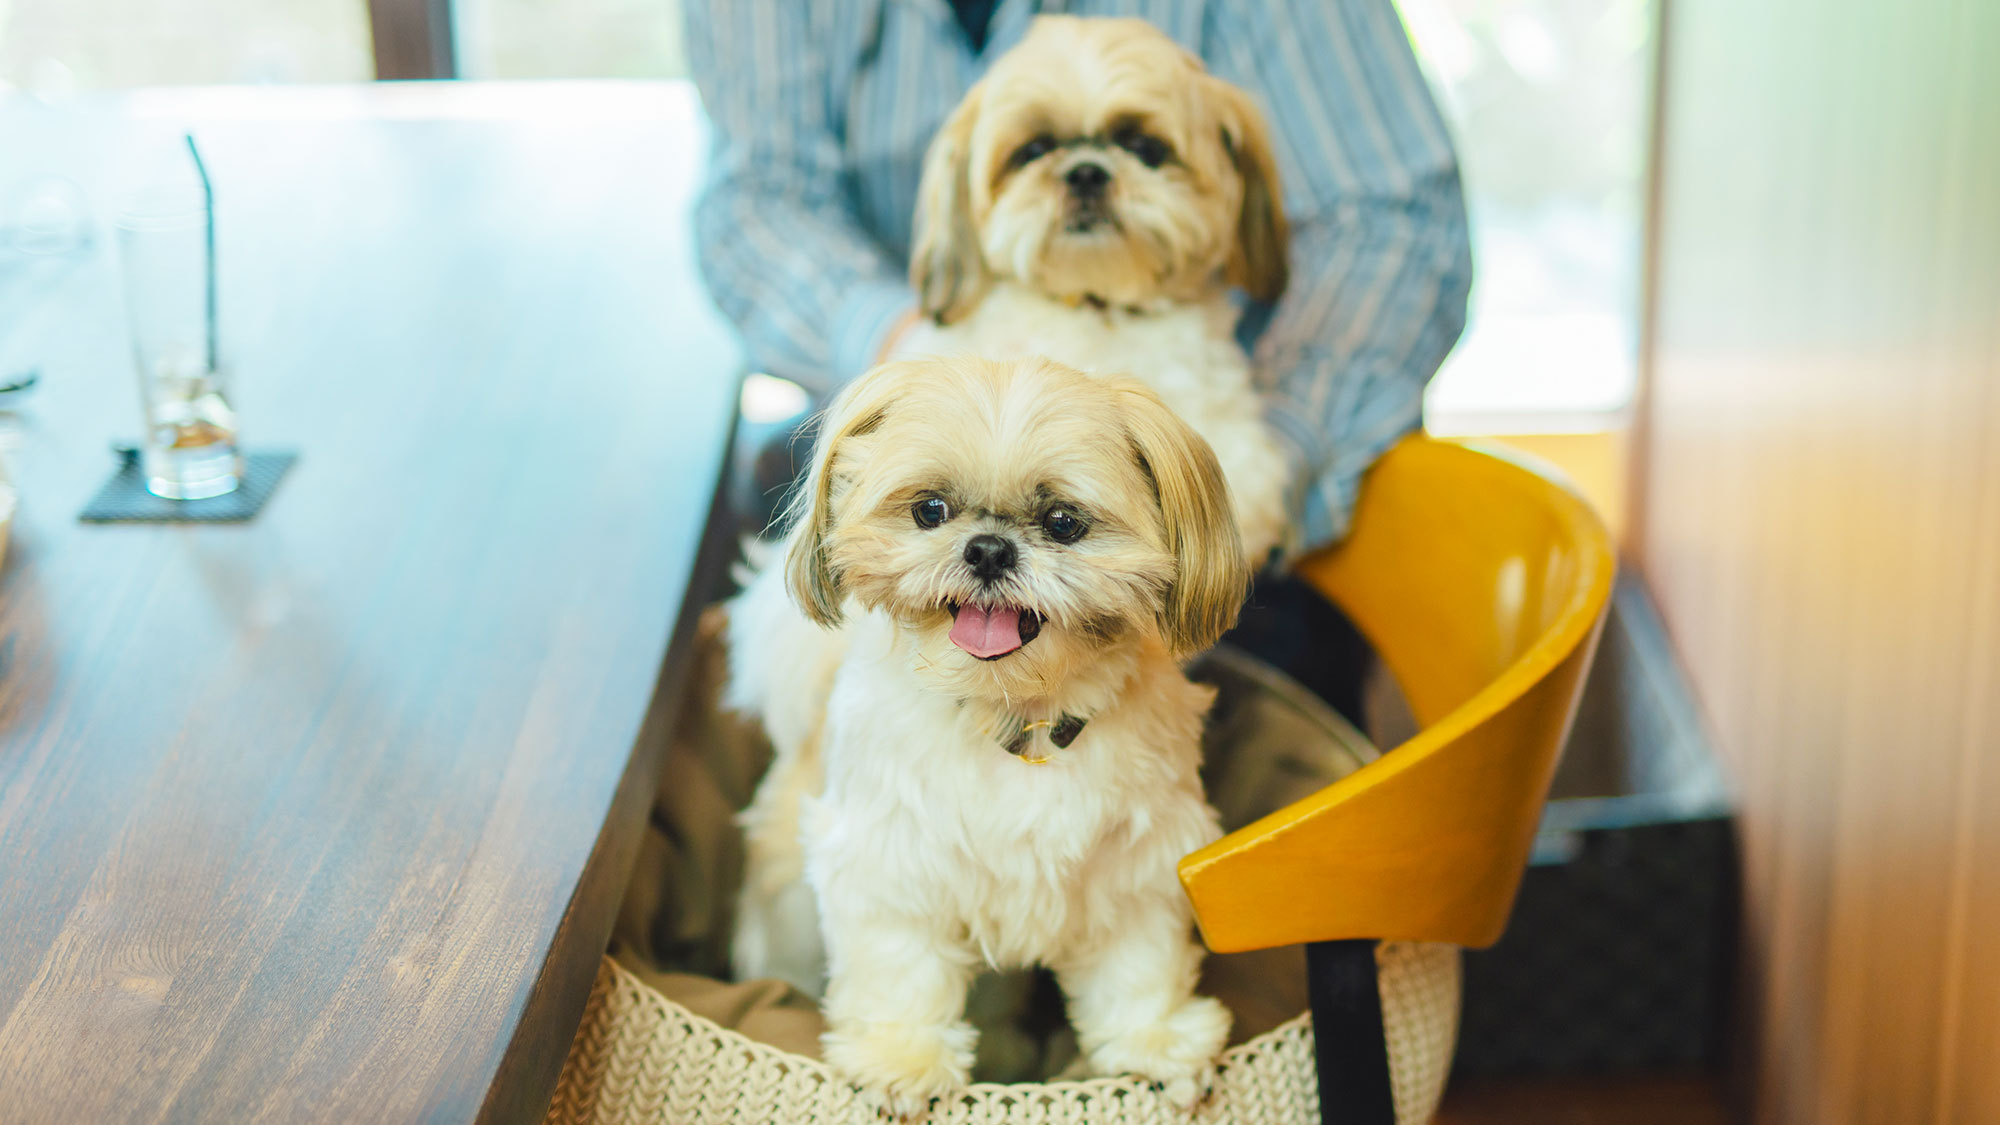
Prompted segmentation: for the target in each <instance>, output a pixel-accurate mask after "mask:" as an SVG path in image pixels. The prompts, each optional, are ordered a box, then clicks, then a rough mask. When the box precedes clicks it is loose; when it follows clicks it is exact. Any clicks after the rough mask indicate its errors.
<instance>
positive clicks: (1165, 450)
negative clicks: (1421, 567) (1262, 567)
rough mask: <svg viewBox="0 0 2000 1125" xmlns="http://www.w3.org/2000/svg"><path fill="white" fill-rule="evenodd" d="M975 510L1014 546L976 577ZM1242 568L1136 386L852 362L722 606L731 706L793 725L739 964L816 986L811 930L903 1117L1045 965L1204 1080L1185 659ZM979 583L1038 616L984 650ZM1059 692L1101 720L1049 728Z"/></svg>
mask: <svg viewBox="0 0 2000 1125" xmlns="http://www.w3.org/2000/svg"><path fill="white" fill-rule="evenodd" d="M933 500H942V501H943V503H944V507H943V508H937V507H931V508H929V509H926V510H921V511H920V510H919V506H921V505H926V504H929V503H930V502H931V501H933ZM1058 510H1060V511H1061V512H1062V513H1064V514H1065V515H1066V516H1067V517H1068V518H1070V519H1074V520H1079V521H1081V524H1082V527H1083V531H1082V534H1081V535H1080V537H1070V536H1064V535H1059V534H1058V529H1059V528H1060V529H1061V530H1063V531H1074V525H1067V524H1061V523H1058V522H1056V521H1057V520H1058V518H1059V517H1058V516H1056V515H1055V513H1056V512H1057V511H1058ZM941 512H948V513H949V514H948V518H946V519H944V520H943V521H942V522H938V523H936V525H935V526H925V518H924V517H925V516H929V517H931V518H935V517H936V516H937V515H939V514H940V513H941ZM975 536H998V537H1000V538H1001V539H1003V540H1005V541H1006V543H1007V544H1009V546H1010V549H1011V551H1012V552H1013V555H1012V559H1013V561H1012V565H1011V566H1009V567H1007V568H1004V569H1002V570H1000V571H998V572H997V573H994V572H990V571H989V573H988V575H987V576H986V577H985V578H982V577H981V576H980V575H979V573H978V570H977V568H976V566H975V565H974V563H973V561H972V560H971V558H969V556H968V544H969V543H970V542H971V541H972V540H973V538H974V537H975ZM1247 581H1248V567H1247V565H1246V563H1245V560H1244V556H1243V551H1242V547H1241V544H1240V541H1239V539H1238V536H1237V534H1236V530H1235V527H1234V525H1233V519H1232V516H1231V512H1230V508H1229V496H1228V491H1227V488H1226V486H1225V485H1224V483H1223V480H1222V477H1221V473H1220V469H1219V467H1218V465H1217V463H1216V460H1215V457H1214V455H1213V453H1212V452H1211V451H1210V450H1209V449H1208V447H1207V445H1206V444H1205V443H1204V442H1203V441H1202V440H1201V438H1200V437H1199V436H1198V435H1197V434H1196V433H1195V432H1194V431H1193V430H1192V429H1190V428H1189V427H1188V426H1187V425H1186V424H1185V423H1183V422H1182V421H1181V420H1180V419H1179V418H1178V417H1177V416H1176V415H1175V414H1174V413H1173V412H1172V411H1170V410H1169V409H1167V407H1166V406H1165V405H1164V404H1163V403H1162V402H1161V401H1160V399H1159V398H1158V397H1157V396H1156V395H1155V394H1154V393H1153V392H1151V391H1150V390H1148V389H1147V388H1145V387H1144V386H1142V385H1141V384H1139V383H1138V382H1136V381H1134V380H1130V379H1125V378H1118V377H1092V376H1086V375H1084V374H1082V373H1080V372H1077V371H1075V370H1073V369H1070V368H1066V367H1063V366H1060V365H1057V364H1053V363H1050V362H1047V361H1041V360H1026V361H1009V362H992V361H987V360H982V359H975V358H971V357H961V358H953V359H932V360H925V361H914V362H906V363H900V364H890V365H887V366H885V367H882V368H878V369H876V370H875V371H873V372H871V373H869V374H868V375H866V376H864V377H863V378H862V379H861V380H859V381H858V382H856V383H854V384H853V385H851V386H850V387H849V388H848V389H847V390H846V391H844V392H843V393H842V394H841V395H840V396H839V397H838V398H837V399H836V400H835V401H834V403H833V404H832V406H831V407H830V408H829V410H828V412H827V414H826V416H825V418H824V420H823V424H822V427H821V430H820V434H819V442H818V445H817V448H816V450H815V453H814V460H813V466H812V470H811V475H810V477H809V479H808V482H807V485H806V488H805V491H804V493H803V494H802V497H801V503H800V510H799V513H798V515H797V518H796V521H795V524H794V526H793V528H792V531H791V533H790V536H789V538H788V540H787V542H786V546H785V553H784V559H783V565H782V566H779V565H772V566H767V567H766V568H765V569H764V570H763V572H762V573H761V574H759V575H758V577H757V578H756V579H754V580H753V582H752V584H751V586H750V587H749V588H748V589H747V590H746V591H745V593H744V594H743V595H742V596H741V597H740V598H738V599H737V601H736V602H734V603H733V604H732V606H731V621H730V640H731V646H732V652H733V654H734V657H733V666H732V683H731V697H730V702H731V703H732V704H733V705H734V706H736V707H738V708H739V709H743V710H746V711H749V712H751V713H754V714H757V715H760V716H762V717H763V719H764V721H765V723H766V727H767V730H768V732H769V733H770V735H771V737H772V741H773V743H774V744H775V747H776V750H777V759H776V761H775V763H774V764H773V766H772V768H771V771H770V773H769V774H767V776H766V778H765V780H764V782H763V784H762V786H761V787H760V789H759V792H758V794H757V798H756V801H755V803H754V805H753V807H752V809H751V811H750V813H749V814H747V818H746V823H747V827H748V832H749V840H750V849H751V859H750V866H751V875H750V878H749V880H748V885H747V887H746V891H745V894H744V897H743V901H742V906H741V910H740V917H739V921H738V941H737V945H736V950H735V953H736V957H737V962H738V969H739V972H743V973H746V974H752V975H765V974H770V975H780V976H784V977H787V978H789V979H791V980H793V981H794V982H796V983H799V984H801V985H803V986H806V987H808V988H812V989H816V986H817V985H818V983H819V974H820V956H821V949H820V948H819V941H820V939H821V937H822V935H823V938H824V942H825V947H824V954H825V957H826V965H827V970H828V974H829V978H828V987H827V989H826V993H825V1007H826V1014H827V1018H828V1024H829V1030H828V1032H827V1035H826V1040H825V1047H826V1058H827V1061H828V1062H829V1063H830V1064H832V1065H833V1066H834V1067H836V1068H838V1069H839V1070H840V1071H841V1072H842V1073H843V1074H845V1075H847V1076H848V1077H849V1078H851V1079H853V1080H855V1081H857V1082H859V1083H861V1084H862V1085H863V1086H864V1087H866V1088H868V1089H870V1090H871V1091H874V1092H875V1093H876V1094H877V1095H878V1096H881V1097H882V1098H884V1099H885V1101H886V1104H887V1106H888V1107H889V1108H891V1109H893V1110H895V1111H896V1112H899V1113H906V1114H907V1113H913V1112H919V1111H921V1110H922V1108H923V1107H924V1105H925V1104H926V1103H927V1102H928V1101H929V1099H931V1098H932V1097H935V1096H938V1095H942V1094H947V1093H948V1092H949V1091H950V1090H951V1089H953V1088H954V1087H956V1086H958V1085H961V1084H963V1083H964V1082H966V1081H967V1080H968V1077H969V1074H970V1068H971V1064H972V1054H973V1032H972V1029H971V1028H970V1027H969V1026H967V1025H966V1023H965V1022H964V1019H963V1008H964V1002H965V990H966V987H967V984H968V982H969V980H970V978H971V975H972V973H973V972H974V971H975V969H977V968H978V967H980V966H981V965H990V966H993V967H996V968H1006V967H1014V966H1023V965H1030V964H1041V965H1046V966H1048V967H1050V968H1052V969H1053V970H1054V971H1055V973H1056V975H1057V977H1058V979H1059V981H1060V982H1061V984H1062V986H1063V989H1064V991H1065V993H1066V995H1067V996H1068V999H1069V1012H1070V1016H1071V1019H1072V1022H1073V1023H1074V1024H1075V1025H1076V1028H1077V1031H1078V1037H1079V1041H1080V1043H1081V1045H1082V1047H1083V1049H1084V1052H1085V1057H1086V1059H1087V1061H1088V1063H1089V1064H1090V1066H1091V1068H1092V1069H1093V1070H1095V1071H1098V1072H1103V1073H1136V1074H1140V1075H1143V1076H1146V1077H1148V1078H1151V1079H1154V1080H1156V1081H1160V1082H1163V1083H1166V1084H1168V1088H1169V1090H1170V1091H1171V1092H1172V1093H1174V1094H1175V1095H1176V1096H1178V1097H1180V1098H1182V1099H1183V1100H1185V1101H1189V1102H1191V1101H1192V1100H1193V1098H1194V1096H1195V1095H1196V1093H1197V1092H1198V1089H1199V1085H1200V1082H1201V1078H1202V1075H1203V1074H1204V1073H1205V1072H1206V1069H1207V1068H1208V1066H1209V1065H1210V1063H1211V1062H1212V1060H1213V1059H1214V1057H1215V1055H1216V1053H1217V1052H1218V1051H1219V1050H1220V1049H1221V1047H1222V1044H1223V1042H1224V1040H1225V1038H1226V1036H1227V1033H1228V1027H1229V1015H1228V1012H1227V1011H1226V1009H1224V1008H1223V1007H1222V1006H1221V1005H1220V1004H1218V1003H1216V1002H1215V1001H1213V1000H1211V999H1206V998H1202V997H1197V996H1195V995H1194V993H1193V988H1194V983H1195V977H1196V972H1197V969H1198V967H1199V962H1200V959H1201V947H1200V946H1199V944H1197V943H1196V942H1195V940H1194V939H1193V933H1192V928H1191V918H1190V911H1189V907H1188V903H1187V899H1186V897H1185V896H1184V895H1183V894H1182V892H1181V890H1180V886H1179V883H1178V881H1177V880H1176V878H1175V864H1176V863H1177V862H1178V860H1179V859H1180V857H1182V856H1183V855H1185V854H1187V853H1188V852H1190V851H1192V850H1194V849H1196V848H1198V847H1201V846H1202V845H1204V844H1206V843H1208V842H1209V841H1211V840H1213V839H1215V838H1216V836H1217V835H1218V833H1219V829H1218V827H1217V823H1216V818H1215V814H1214V812H1213V811H1212V810H1211V809H1210V808H1209V807H1208V805H1207V803H1206V802H1205V800H1204V799H1203V796H1202V791H1201V782H1200V779H1199V777H1198V775H1197V769H1198V766H1199V753H1200V732H1201V724H1202V719H1203V716H1204V715H1205V713H1206V711H1207V709H1208V706H1209V703H1210V701H1211V697H1212V692H1211V691H1210V689H1208V688H1205V687H1202V686H1199V685H1196V684H1193V683H1191V682H1190V681H1188V679H1187V678H1186V677H1185V676H1183V675H1182V673H1181V670H1180V663H1179V661H1180V659H1181V658H1183V657H1184V656H1186V655H1188V654H1191V653H1194V652H1197V651H1200V650H1201V649H1204V648H1206V647H1208V646H1209V645H1210V644H1212V643H1214V641H1215V639H1216V637H1217V636H1219V635H1220V634H1221V633H1222V631H1223V630H1224V629H1226V628H1227V627H1228V626H1229V624H1230V623H1231V622H1232V621H1233V620H1234V618H1235V615H1236V612H1237V608H1238V606H1239V604H1240V603H1241V600H1242V597H1243V594H1244V588H1245V585H1246V583H1247ZM959 606H970V607H985V608H982V609H979V610H978V612H980V613H985V612H988V611H989V610H992V609H994V608H995V607H1011V609H1018V610H1019V611H1021V612H1022V613H1023V614H1024V615H1026V614H1029V613H1032V614H1034V615H1037V617H1036V619H1037V620H1038V621H1039V622H1040V631H1039V633H1038V634H1031V632H1030V631H1029V630H1027V629H1026V628H1023V629H1022V631H1021V633H1020V636H1021V638H1024V639H1025V640H1026V643H1025V644H1022V645H1021V646H1020V647H1018V648H1015V649H1014V650H1013V651H1011V652H1010V653H1007V654H1005V655H1002V656H999V657H996V658H991V659H978V658H975V656H973V655H972V653H971V651H970V650H968V649H965V648H964V647H963V646H962V645H960V644H956V643H954V640H953V637H954V635H955V616H954V614H955V607H959ZM1011 609H1010V610H1008V611H1011ZM802 610H803V612H801V611H802ZM956 612H961V613H962V612H964V611H962V610H960V611H956ZM1024 620H1025V616H1024ZM1065 716H1074V717H1077V718H1081V719H1084V720H1087V723H1086V725H1085V726H1084V727H1083V729H1082V731H1081V733H1080V734H1077V735H1075V737H1074V741H1073V742H1070V743H1069V745H1068V746H1067V747H1066V748H1058V747H1057V746H1056V744H1055V741H1054V740H1053V739H1052V738H1051V736H1050V732H1049V730H1048V729H1047V724H1049V723H1053V722H1056V721H1059V720H1061V719H1062V718H1063V717H1065ZM1037 723H1040V724H1043V725H1042V726H1038V727H1037V726H1034V725H1035V724H1037ZM1024 727H1033V729H1032V731H1031V734H1030V737H1029V739H1028V740H1027V742H1026V744H1025V745H1023V746H1019V747H1017V750H1018V753H1016V752H1010V751H1009V749H1008V743H1009V742H1010V741H1011V740H1012V739H1013V737H1014V736H1015V735H1016V734H1017V733H1018V732H1020V731H1021V730H1022V729H1023V728H1024ZM1043 757H1045V758H1046V762H1043V763H1037V762H1036V761H1035V759H1037V758H1043ZM801 876H803V878H801ZM815 916H817V917H818V919H819V923H820V924H815Z"/></svg>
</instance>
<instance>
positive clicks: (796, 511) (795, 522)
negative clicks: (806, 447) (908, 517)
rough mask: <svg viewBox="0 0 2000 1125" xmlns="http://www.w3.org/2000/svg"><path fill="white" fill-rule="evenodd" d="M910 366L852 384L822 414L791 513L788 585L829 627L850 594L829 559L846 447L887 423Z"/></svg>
mask: <svg viewBox="0 0 2000 1125" xmlns="http://www.w3.org/2000/svg"><path fill="white" fill-rule="evenodd" d="M909 367H910V365H909V364H904V363H887V364H883V365H882V366H880V367H877V368H875V369H874V370H872V371H869V372H868V373H867V374H865V375H863V376H861V377H860V378H859V379H856V380H855V381H854V382H852V383H849V384H848V385H847V387H846V388H845V389H843V390H842V391H841V392H840V393H839V394H838V395H836V396H834V399H833V401H832V402H831V403H828V404H827V407H826V409H825V410H823V411H821V412H820V416H819V420H818V421H819V425H818V431H819V433H818V437H817V439H816V440H815V441H814V442H813V459H812V469H811V470H810V471H809V472H808V473H807V475H806V482H805V487H804V488H801V489H800V490H799V491H798V492H797V493H795V494H794V495H793V496H792V501H791V508H790V512H789V525H790V528H791V531H790V536H789V538H790V540H791V549H790V550H789V552H788V553H787V554H786V555H785V583H786V585H788V586H789V587H791V591H792V600H793V601H795V602H797V603H798V605H799V608H800V609H802V610H804V611H805V615H806V616H807V617H810V618H812V619H813V620H814V621H816V622H818V623H819V624H820V625H823V626H825V627H827V628H832V627H833V626H835V625H838V624H840V616H841V614H840V603H841V602H842V601H843V600H844V599H845V592H844V591H843V590H842V589H841V586H840V576H839V575H838V574H836V573H835V572H834V570H833V565H832V562H831V560H829V559H828V558H827V547H826V537H827V532H828V531H829V530H830V529H831V528H832V526H833V505H834V502H835V500H836V499H837V497H836V496H835V491H836V486H837V485H838V483H839V480H838V478H839V475H840V458H841V454H842V449H841V446H842V445H843V444H844V443H845V442H847V441H848V440H850V439H852V438H856V437H860V436H861V435H863V434H866V433H867V432H869V431H870V430H873V429H874V428H875V427H877V426H879V425H881V424H882V415H883V413H884V412H885V411H886V410H888V408H889V404H890V403H891V402H892V401H893V400H894V399H895V396H896V390H897V388H898V387H899V386H900V385H901V381H902V376H903V375H905V374H907V372H908V369H909Z"/></svg>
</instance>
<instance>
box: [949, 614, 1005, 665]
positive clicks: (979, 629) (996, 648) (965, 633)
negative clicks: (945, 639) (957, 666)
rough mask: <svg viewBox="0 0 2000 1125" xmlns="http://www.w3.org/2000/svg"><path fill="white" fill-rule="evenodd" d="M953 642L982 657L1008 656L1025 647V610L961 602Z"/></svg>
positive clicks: (953, 623) (955, 620)
mask: <svg viewBox="0 0 2000 1125" xmlns="http://www.w3.org/2000/svg"><path fill="white" fill-rule="evenodd" d="M951 643H952V644H955V645H957V646H958V647H960V648H962V649H964V650H965V651H967V652H969V653H971V654H972V655H974V656H977V657H979V658H980V659H981V660H990V659H992V658H993V657H996V656H1005V655H1007V654H1008V653H1010V652H1013V651H1014V650H1015V649H1017V648H1020V647H1021V611H1020V610H1019V609H1015V608H1013V607H1004V608H1001V609H981V608H980V607H978V606H976V605H964V606H960V607H958V616H957V617H955V618H953V619H952V622H951Z"/></svg>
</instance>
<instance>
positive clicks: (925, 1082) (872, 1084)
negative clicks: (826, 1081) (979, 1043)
mask: <svg viewBox="0 0 2000 1125" xmlns="http://www.w3.org/2000/svg"><path fill="white" fill-rule="evenodd" d="M976 1037H977V1033H976V1032H974V1031H973V1030H972V1028H971V1027H970V1026H968V1025H966V1024H962V1023H954V1024H911V1023H856V1024H849V1025H846V1026H836V1027H834V1028H833V1030H831V1031H828V1032H827V1033H826V1038H825V1040H824V1041H823V1042H824V1046H825V1049H826V1063H827V1065H828V1066H831V1067H832V1068H833V1069H835V1070H836V1071H839V1072H840V1074H841V1075H842V1076H843V1077H845V1078H846V1079H848V1080H849V1081H851V1082H853V1083H855V1084H856V1085H858V1086H860V1087H861V1088H862V1089H863V1090H865V1091H867V1092H868V1093H869V1095H871V1096H872V1097H874V1098H876V1099H878V1101H879V1104H880V1106H881V1108H882V1109H883V1110H884V1111H886V1112H887V1113H888V1114H890V1115H891V1116H894V1117H897V1118H901V1119H903V1120H906V1121H908V1120H914V1119H916V1118H919V1117H922V1116H923V1115H924V1114H925V1113H926V1112H927V1111H928V1110H929V1108H930V1104H931V1100H932V1099H933V1098H941V1097H945V1096H947V1095H949V1094H951V1093H952V1092H953V1091H954V1090H957V1089H959V1088H960V1087H962V1086H964V1085H965V1084H966V1082H967V1081H969V1080H970V1079H971V1076H972V1048H973V1043H974V1041H975V1039H976Z"/></svg>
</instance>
